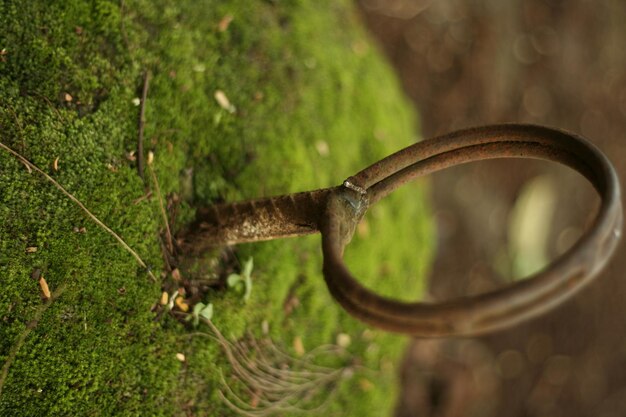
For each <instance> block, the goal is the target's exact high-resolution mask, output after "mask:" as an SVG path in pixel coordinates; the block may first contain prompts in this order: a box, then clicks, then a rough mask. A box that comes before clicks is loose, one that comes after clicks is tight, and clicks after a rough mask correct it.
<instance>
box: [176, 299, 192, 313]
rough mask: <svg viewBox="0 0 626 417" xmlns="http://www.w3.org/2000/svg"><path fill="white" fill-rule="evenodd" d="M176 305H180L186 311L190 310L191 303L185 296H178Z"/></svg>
mask: <svg viewBox="0 0 626 417" xmlns="http://www.w3.org/2000/svg"><path fill="white" fill-rule="evenodd" d="M175 302H176V307H178V308H179V309H180V310H181V311H184V312H185V313H186V312H188V311H189V304H187V302H186V301H185V299H184V298H183V297H176V301H175Z"/></svg>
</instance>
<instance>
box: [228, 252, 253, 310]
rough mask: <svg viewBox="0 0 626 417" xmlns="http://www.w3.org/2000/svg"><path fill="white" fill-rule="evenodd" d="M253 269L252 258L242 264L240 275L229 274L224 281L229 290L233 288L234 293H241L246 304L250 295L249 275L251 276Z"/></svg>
mask: <svg viewBox="0 0 626 417" xmlns="http://www.w3.org/2000/svg"><path fill="white" fill-rule="evenodd" d="M253 267H254V263H253V262H252V257H250V258H248V260H247V261H246V262H245V263H244V264H243V270H242V271H241V273H239V274H230V275H229V276H228V278H227V279H226V283H227V284H228V287H229V288H234V289H235V290H236V291H239V292H240V293H243V300H244V301H245V302H248V299H249V298H250V293H251V292H252V278H251V277H250V275H251V274H252V268H253Z"/></svg>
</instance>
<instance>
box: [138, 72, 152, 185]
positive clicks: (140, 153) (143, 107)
mask: <svg viewBox="0 0 626 417" xmlns="http://www.w3.org/2000/svg"><path fill="white" fill-rule="evenodd" d="M149 85H150V72H149V71H146V72H145V73H144V74H143V88H142V90H141V102H140V104H141V108H140V110H139V138H138V140H137V171H138V173H139V177H140V178H141V179H142V180H143V181H144V183H145V182H146V177H145V175H144V154H143V153H144V151H143V130H144V127H145V124H146V98H147V97H148V87H149Z"/></svg>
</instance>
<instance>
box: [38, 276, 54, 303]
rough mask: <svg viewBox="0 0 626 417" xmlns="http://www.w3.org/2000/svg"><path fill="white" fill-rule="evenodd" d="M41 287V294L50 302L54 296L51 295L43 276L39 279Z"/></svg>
mask: <svg viewBox="0 0 626 417" xmlns="http://www.w3.org/2000/svg"><path fill="white" fill-rule="evenodd" d="M39 287H40V288H41V294H42V295H43V298H45V299H46V300H48V299H49V298H50V297H51V296H52V295H51V294H50V288H48V283H47V282H46V280H45V278H44V277H43V275H42V276H41V277H39Z"/></svg>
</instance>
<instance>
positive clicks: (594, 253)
mask: <svg viewBox="0 0 626 417" xmlns="http://www.w3.org/2000/svg"><path fill="white" fill-rule="evenodd" d="M492 158H536V159H544V160H550V161H556V162H559V163H562V164H564V165H567V166H569V167H571V168H573V169H575V170H576V171H578V172H580V173H581V174H582V175H583V176H585V177H586V178H587V179H588V180H589V181H590V182H591V183H592V184H593V186H594V187H595V189H596V190H597V192H598V194H599V195H600V197H601V198H602V204H601V207H600V210H599V212H598V215H597V217H596V219H595V221H594V223H593V226H592V227H591V228H590V229H589V230H588V231H587V233H586V234H585V235H583V236H582V237H581V238H580V240H579V241H578V242H577V243H576V244H575V245H574V246H573V247H572V248H571V249H570V250H569V251H567V252H566V253H565V254H563V255H562V256H561V257H560V258H558V259H557V260H556V261H555V262H554V263H552V264H551V265H549V266H548V267H547V268H546V269H544V270H543V271H541V272H539V273H537V274H535V275H534V276H532V277H530V279H526V280H523V281H519V282H517V283H515V284H512V285H510V286H508V287H505V288H502V289H500V290H497V291H494V292H490V293H486V294H481V295H478V296H475V297H464V298H459V299H455V300H451V301H445V302H441V303H435V304H429V303H419V302H418V303H406V302H400V301H397V300H393V299H390V298H388V297H383V296H380V295H377V294H375V293H374V292H372V291H370V290H368V289H367V288H365V287H364V286H363V285H361V284H360V283H359V282H358V281H357V280H356V279H355V278H354V277H353V276H352V275H351V274H350V272H349V271H348V269H347V268H346V266H345V264H344V262H343V260H342V255H343V250H344V247H345V245H346V244H347V243H348V242H349V240H350V237H351V235H352V232H353V230H354V226H355V225H356V222H357V221H358V219H359V218H360V216H361V215H362V214H363V211H364V210H356V209H355V202H357V205H358V206H359V207H361V208H363V207H366V206H367V204H368V203H369V204H373V203H375V202H376V201H378V200H380V199H381V198H382V197H384V196H385V195H387V194H389V193H390V192H392V191H393V190H395V189H396V188H398V187H399V186H401V185H402V184H405V183H406V182H408V181H410V180H412V179H414V178H417V177H419V176H422V175H426V174H429V173H432V172H435V171H438V170H441V169H444V168H447V167H450V166H453V165H458V164H463V163H467V162H472V161H478V160H483V159H492ZM346 183H347V184H346ZM619 193H620V192H619V182H618V178H617V174H616V173H615V170H614V168H613V167H612V165H611V163H610V162H609V161H608V159H607V158H606V157H605V156H604V155H603V154H602V153H601V152H600V151H599V150H598V149H597V148H596V147H595V146H594V145H592V144H591V143H589V142H588V141H586V140H585V139H583V138H581V137H579V136H576V135H573V134H570V133H566V132H563V131H560V130H553V129H549V128H546V127H541V126H534V125H511V124H508V125H496V126H485V127H479V128H474V129H467V130H461V131H457V132H453V133H451V134H448V135H445V136H441V137H438V138H433V139H430V140H426V141H423V142H420V143H417V144H415V145H413V146H410V147H408V148H405V149H403V150H401V151H399V152H397V153H395V154H393V155H391V156H389V157H387V158H385V159H383V160H381V161H379V162H377V163H375V164H374V165H372V166H370V167H368V168H366V169H365V170H363V171H361V172H359V173H358V174H356V175H354V176H353V177H350V178H348V179H347V180H346V182H345V183H344V188H343V190H342V191H338V192H335V193H331V195H330V196H329V200H328V203H327V210H326V215H325V216H324V217H323V218H322V221H321V224H320V227H321V232H322V249H323V253H324V267H323V270H324V277H325V280H326V283H327V285H328V288H329V290H330V292H331V294H332V295H333V297H334V298H335V299H336V300H337V301H338V302H339V303H340V304H341V305H342V306H343V307H344V308H345V309H346V310H347V311H348V312H349V313H350V314H352V315H353V316H355V317H357V318H359V319H360V320H362V321H364V322H367V323H369V324H371V325H373V326H376V327H379V328H382V329H385V330H389V331H394V332H400V333H406V334H411V335H414V336H421V337H441V336H473V335H478V334H482V333H487V332H490V331H494V330H498V329H502V328H505V327H508V326H511V325H513V324H516V323H519V322H521V321H524V320H527V319H530V318H532V317H536V316H538V315H540V314H542V313H544V312H546V311H548V310H550V309H552V308H554V307H555V306H557V305H558V304H560V303H562V302H563V301H564V300H566V299H568V298H569V297H571V296H572V295H573V294H575V293H576V292H577V291H578V290H580V289H581V288H582V287H583V286H585V285H587V284H588V283H589V282H591V281H592V279H593V278H594V277H595V276H596V275H597V274H598V272H599V271H600V270H601V269H602V268H603V267H604V265H605V264H606V263H607V261H608V259H609V258H610V257H611V255H612V253H613V252H614V250H615V247H616V245H617V242H618V240H619V237H620V235H621V230H622V223H623V218H622V208H621V201H620V194H619ZM346 202H347V203H348V204H347V203H346Z"/></svg>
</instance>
